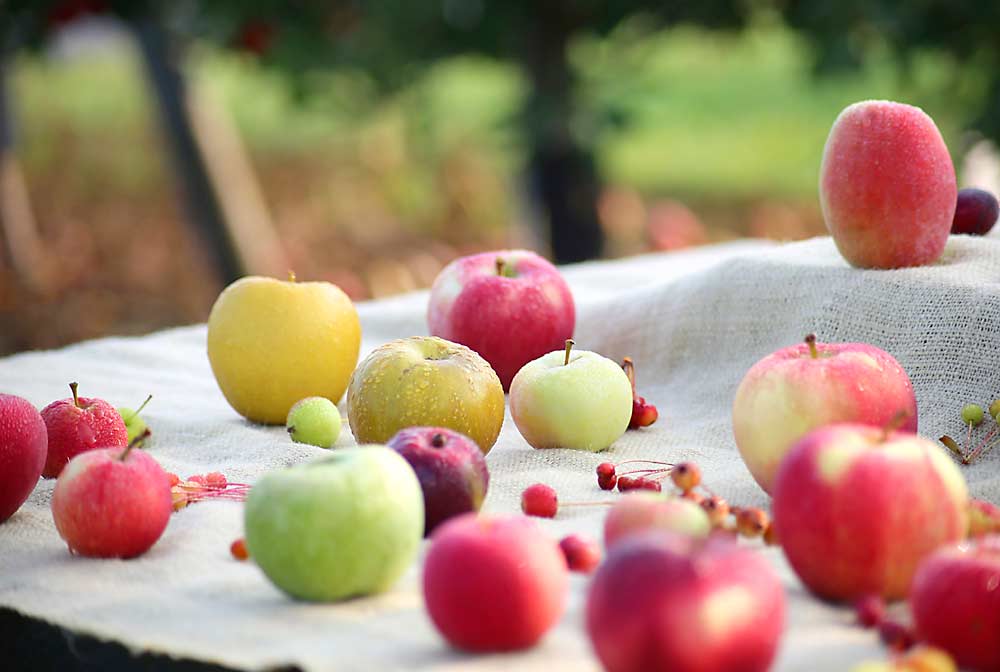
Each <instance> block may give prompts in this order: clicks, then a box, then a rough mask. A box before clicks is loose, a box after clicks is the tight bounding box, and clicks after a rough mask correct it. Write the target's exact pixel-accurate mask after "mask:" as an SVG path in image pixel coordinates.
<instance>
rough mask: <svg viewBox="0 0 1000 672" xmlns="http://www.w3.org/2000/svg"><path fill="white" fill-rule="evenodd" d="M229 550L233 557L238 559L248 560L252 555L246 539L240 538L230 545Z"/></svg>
mask: <svg viewBox="0 0 1000 672" xmlns="http://www.w3.org/2000/svg"><path fill="white" fill-rule="evenodd" d="M229 552H230V553H232V554H233V557H234V558H236V559H237V560H246V559H247V558H249V557H250V553H249V552H248V551H247V542H246V539H243V538H240V539H237V540H236V541H234V542H233V543H232V544H230V545H229Z"/></svg>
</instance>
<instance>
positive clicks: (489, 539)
mask: <svg viewBox="0 0 1000 672" xmlns="http://www.w3.org/2000/svg"><path fill="white" fill-rule="evenodd" d="M423 571H424V575H423V589H424V605H425V606H426V607H427V613H428V614H429V615H430V618H431V621H432V622H433V623H434V626H435V627H436V628H437V629H438V631H439V632H440V633H441V634H442V635H443V636H444V638H445V639H447V640H448V642H450V643H451V645H452V646H455V647H457V648H459V649H464V650H466V651H513V650H517V649H525V648H528V647H530V646H533V645H534V644H535V643H536V642H538V640H539V639H541V637H542V636H543V635H544V634H545V633H546V632H547V631H548V630H549V628H551V627H552V626H553V625H554V624H555V622H556V621H557V620H558V619H559V616H560V615H561V614H562V612H563V609H564V608H565V605H566V598H567V595H568V592H569V573H568V572H567V571H566V559H565V558H564V557H563V554H562V552H561V551H560V550H559V546H558V544H556V543H555V542H554V541H553V540H552V539H550V538H549V537H548V535H546V534H545V533H544V532H543V531H542V530H541V528H540V527H539V526H538V525H537V524H536V523H535V522H534V521H533V520H531V519H530V518H525V517H524V516H511V517H497V518H491V517H487V516H477V515H475V514H471V513H467V514H463V515H461V516H457V517H455V518H451V519H450V520H447V521H445V522H444V523H443V524H442V525H441V527H439V528H438V529H437V531H435V533H434V535H433V536H432V537H431V545H430V549H429V550H428V551H427V557H426V560H425V561H424V570H423Z"/></svg>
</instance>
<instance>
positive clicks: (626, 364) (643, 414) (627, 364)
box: [622, 357, 660, 429]
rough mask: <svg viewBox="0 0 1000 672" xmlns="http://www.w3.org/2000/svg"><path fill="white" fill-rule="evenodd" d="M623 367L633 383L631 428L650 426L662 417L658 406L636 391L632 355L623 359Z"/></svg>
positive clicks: (629, 426)
mask: <svg viewBox="0 0 1000 672" xmlns="http://www.w3.org/2000/svg"><path fill="white" fill-rule="evenodd" d="M622 368H623V369H625V375H626V376H628V382H629V383H630V384H631V385H632V418H631V419H630V420H629V421H628V428H629V429H639V428H640V427H649V426H650V425H651V424H653V423H654V422H656V419H657V418H659V417H660V413H659V411H657V410H656V406H654V405H653V404H651V403H649V402H648V401H646V397H640V396H639V394H638V393H637V392H636V391H635V363H634V362H633V361H632V358H631V357H626V358H625V359H624V360H622Z"/></svg>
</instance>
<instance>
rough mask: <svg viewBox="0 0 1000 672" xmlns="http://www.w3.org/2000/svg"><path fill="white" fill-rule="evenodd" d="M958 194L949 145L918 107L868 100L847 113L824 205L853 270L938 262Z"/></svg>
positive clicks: (826, 178)
mask: <svg viewBox="0 0 1000 672" xmlns="http://www.w3.org/2000/svg"><path fill="white" fill-rule="evenodd" d="M957 195H958V186H957V183H956V181H955V168H954V166H953V165H952V162H951V155H950V154H949V153H948V147H947V146H946V145H945V143H944V139H943V138H942V137H941V133H940V132H939V131H938V129H937V126H935V125H934V121H933V120H932V119H931V118H930V117H929V116H927V114H925V113H924V111H923V110H921V109H920V108H918V107H913V106H911V105H904V104H902V103H894V102H891V101H887V100H866V101H863V102H860V103H855V104H853V105H850V106H848V107H847V108H845V109H844V110H843V111H842V112H841V113H840V116H838V117H837V120H836V121H835V122H834V124H833V128H831V129H830V136H829V137H828V138H827V141H826V147H825V148H824V149H823V162H822V165H821V167H820V181H819V196H820V206H821V207H822V209H823V219H824V220H825V221H826V225H827V228H828V229H829V230H830V233H831V234H832V235H833V240H834V242H835V243H836V244H837V249H839V250H840V253H841V254H842V255H844V258H845V259H847V261H848V262H850V264H851V265H853V266H858V267H861V268H900V267H904V266H922V265H924V264H931V263H933V262H935V261H936V260H937V259H938V257H940V256H941V252H942V251H943V250H944V245H945V242H946V241H947V240H948V233H949V232H950V231H951V226H952V221H953V219H954V215H955V205H956V202H957Z"/></svg>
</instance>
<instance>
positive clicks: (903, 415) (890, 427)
mask: <svg viewBox="0 0 1000 672" xmlns="http://www.w3.org/2000/svg"><path fill="white" fill-rule="evenodd" d="M909 417H910V412H909V411H907V410H906V409H903V408H901V409H899V410H898V411H896V413H895V415H893V416H892V418H890V419H889V422H887V423H885V425H883V426H882V437H881V438H880V439H879V443H885V442H886V441H888V440H889V435H890V434H892V433H893V432H895V431H896V430H897V429H899V428H900V427H902V426H903V423H904V422H906V421H907V420H908V419H909Z"/></svg>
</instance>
